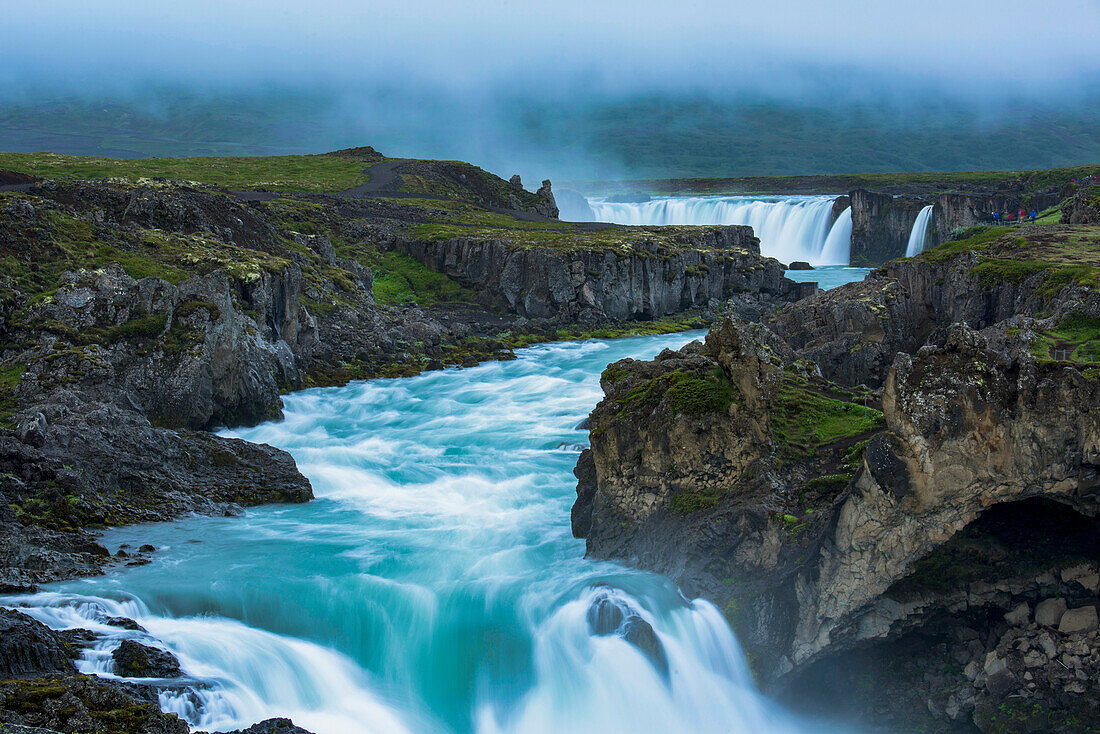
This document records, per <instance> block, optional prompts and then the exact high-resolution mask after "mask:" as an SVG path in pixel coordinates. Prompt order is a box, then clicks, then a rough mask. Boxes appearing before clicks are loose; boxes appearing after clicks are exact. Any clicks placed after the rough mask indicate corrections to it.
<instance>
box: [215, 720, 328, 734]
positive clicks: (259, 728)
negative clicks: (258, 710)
mask: <svg viewBox="0 0 1100 734" xmlns="http://www.w3.org/2000/svg"><path fill="white" fill-rule="evenodd" d="M227 734H310V732H308V731H306V730H305V729H303V728H302V727H300V726H295V725H294V722H293V721H291V720H290V719H266V720H264V721H261V722H260V723H258V724H253V725H252V726H250V727H248V728H247V729H237V730H235V731H231V732H228V733H227Z"/></svg>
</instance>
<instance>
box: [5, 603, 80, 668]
mask: <svg viewBox="0 0 1100 734" xmlns="http://www.w3.org/2000/svg"><path fill="white" fill-rule="evenodd" d="M73 657H75V654H74V653H73V650H72V648H70V647H69V645H68V644H66V642H65V640H64V639H62V638H61V637H60V636H59V635H58V634H57V633H56V632H54V631H53V630H51V629H50V628H49V627H47V626H46V625H44V624H42V623H41V622H39V621H37V620H35V619H32V618H31V617H28V616H27V615H25V614H23V613H21V612H17V611H14V610H11V609H0V679H6V678H32V677H38V676H41V675H67V674H71V673H75V672H76V666H75V665H74V664H73Z"/></svg>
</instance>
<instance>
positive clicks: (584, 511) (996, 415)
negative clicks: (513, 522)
mask: <svg viewBox="0 0 1100 734" xmlns="http://www.w3.org/2000/svg"><path fill="white" fill-rule="evenodd" d="M1013 333H1014V332H1013ZM771 339H773V340H774V339H775V337H774V335H773V336H772V337H771ZM785 349H786V347H785V345H783V344H782V343H778V344H775V345H774V346H771V345H769V343H768V337H767V336H766V330H765V329H763V328H762V327H756V328H755V329H753V328H749V327H746V326H745V325H739V324H736V323H733V322H730V323H727V324H725V325H723V326H722V327H721V328H719V329H714V330H712V331H711V334H710V336H708V339H707V344H706V346H705V347H701V346H699V345H696V346H691V345H689V347H688V348H685V349H683V350H681V351H680V352H678V353H675V352H668V353H665V354H662V355H660V356H659V357H658V358H657V359H656V360H654V361H653V362H633V361H629V360H624V361H621V362H618V363H616V364H614V365H611V366H610V367H609V368H608V369H607V370H606V371H605V372H604V375H603V379H602V386H603V387H604V390H605V393H606V395H605V398H604V400H603V401H602V402H601V403H600V405H599V406H598V407H597V408H596V410H595V411H594V412H593V430H592V434H591V435H592V450H591V455H590V456H582V459H581V461H580V462H579V463H578V469H577V472H576V473H577V475H578V478H579V479H580V483H579V485H578V497H577V503H576V504H575V505H574V527H575V529H576V530H577V531H578V534H583V535H584V536H585V537H586V541H587V551H588V553H589V554H590V555H592V556H594V557H598V558H614V559H619V560H622V561H626V562H630V563H634V564H637V565H639V566H642V567H645V568H649V569H652V570H656V571H659V572H662V573H666V574H669V575H670V576H671V577H672V578H674V579H675V580H676V581H677V582H678V583H679V584H680V585H681V586H682V587H684V588H685V590H686V591H687V593H701V594H704V595H706V596H708V597H709V598H711V599H712V600H714V601H715V602H717V603H719V604H720V605H721V606H723V608H724V610H725V612H726V615H727V617H728V618H729V619H730V622H731V624H732V625H733V626H734V628H735V630H736V631H737V632H738V637H739V639H740V640H741V642H742V643H743V644H744V645H745V646H746V648H747V649H748V650H749V652H750V654H751V656H752V657H753V659H755V660H757V661H758V663H757V665H758V666H759V669H758V671H757V672H758V673H760V674H762V676H763V678H764V679H765V680H768V679H770V680H773V681H774V680H776V679H778V678H782V677H783V676H786V675H789V674H790V673H791V671H792V670H805V669H806V667H807V666H809V665H812V664H813V663H814V662H815V661H817V660H820V659H823V658H828V656H831V655H837V654H840V653H842V652H844V651H845V650H849V649H853V648H854V647H856V646H859V645H865V644H867V643H868V642H869V641H881V640H884V639H887V638H892V637H894V636H897V635H900V634H904V633H905V632H906V631H907V630H910V629H913V628H915V627H919V626H920V625H921V624H923V623H924V621H925V620H926V618H927V617H928V616H929V615H932V614H934V613H935V612H936V610H940V609H945V608H950V609H970V610H971V611H973V610H979V609H988V608H990V607H992V610H991V611H989V612H987V613H988V614H991V615H993V617H994V618H995V619H1001V618H1003V617H1004V615H1005V614H1006V613H1007V612H1008V611H1009V610H1012V609H1013V608H1014V607H1015V606H1016V605H1017V603H1018V602H1019V600H1020V598H1021V597H1022V596H1023V595H1024V594H1035V593H1044V592H1043V589H1046V590H1047V591H1046V592H1045V593H1051V592H1050V589H1051V587H1050V586H1049V585H1046V586H1044V582H1042V581H1041V579H1040V580H1036V579H1035V574H1036V572H1035V570H1034V569H1035V568H1036V564H1038V567H1040V568H1042V567H1043V566H1042V564H1044V563H1051V564H1055V563H1063V564H1064V563H1066V561H1065V558H1066V557H1067V555H1068V556H1069V557H1073V554H1078V555H1081V554H1083V555H1085V556H1086V557H1088V556H1087V554H1088V553H1095V548H1096V544H1097V543H1098V542H1100V526H1097V524H1096V521H1095V520H1093V519H1092V518H1096V517H1100V493H1098V492H1097V489H1098V488H1100V458H1098V454H1097V450H1096V448H1095V447H1096V446H1098V445H1100V407H1098V401H1100V390H1098V389H1097V385H1096V380H1095V375H1094V371H1091V372H1090V371H1088V370H1079V369H1078V368H1077V367H1075V366H1073V365H1071V364H1068V363H1057V362H1049V361H1044V362H1040V361H1038V360H1036V358H1035V356H1034V355H1032V354H1031V352H1030V351H1029V349H1027V347H1026V345H1025V344H1021V343H1020V342H1019V340H1018V339H1015V338H1014V337H1013V336H1011V335H1010V334H1009V332H1008V331H1007V330H1006V328H1005V327H1004V326H1003V325H998V326H994V327H990V328H989V329H988V330H987V331H986V332H984V333H979V332H976V331H974V330H972V329H969V328H967V327H965V326H963V325H955V326H953V327H951V328H950V329H949V330H948V331H947V333H946V334H945V335H944V337H943V342H942V343H940V344H938V345H937V344H929V345H927V346H924V347H923V348H920V349H918V350H915V353H914V354H912V355H908V354H900V355H898V356H897V357H896V359H895V360H894V363H893V366H892V368H891V369H890V371H889V375H888V378H887V380H886V384H885V388H884V391H883V396H882V410H883V413H884V415H885V430H884V431H882V432H880V433H878V434H877V435H875V434H872V433H871V432H867V433H863V434H853V435H852V436H851V438H849V439H847V440H846V441H843V442H840V443H839V444H838V445H837V446H836V448H830V447H829V446H828V445H827V444H824V445H822V446H819V447H817V448H815V450H814V451H813V452H812V454H810V455H809V456H806V455H804V454H802V453H801V450H800V449H797V447H794V448H793V449H792V446H791V444H789V443H788V442H789V441H790V440H791V434H790V433H789V431H790V430H791V429H790V428H788V427H787V426H786V424H785V423H784V422H783V421H784V420H785V419H784V418H783V417H782V416H783V413H782V412H781V411H785V410H791V409H792V408H790V407H785V406H792V407H793V406H798V407H793V409H794V410H796V411H798V412H797V413H796V414H795V415H803V416H804V418H803V420H804V421H812V420H817V419H815V418H812V416H813V415H814V413H813V411H814V410H821V409H822V408H821V407H817V408H814V407H812V406H813V405H814V404H815V400H816V399H815V398H813V397H812V395H811V394H809V393H803V394H802V397H796V396H797V395H798V394H799V393H800V391H803V390H805V389H806V388H807V386H812V385H814V384H820V383H815V380H816V379H820V378H815V376H814V374H815V370H816V366H814V365H813V364H812V363H808V362H805V361H795V360H793V359H792V355H791V354H790V352H789V351H785ZM715 364H717V365H718V366H720V367H721V368H722V372H723V374H724V375H725V379H727V380H729V382H730V384H731V385H733V386H734V387H735V388H736V390H735V393H734V396H733V397H732V399H731V400H730V401H729V405H728V408H727V409H725V410H713V411H712V412H710V411H708V412H700V413H692V412H691V411H690V410H688V406H691V405H692V403H685V402H681V407H680V408H678V409H677V408H676V401H677V399H679V400H681V401H683V398H682V397H681V396H682V395H683V393H680V394H678V395H671V394H670V391H671V386H673V385H676V384H684V379H685V378H684V375H685V374H713V373H712V372H711V371H712V370H713V365H715ZM1086 373H1087V374H1086ZM702 389H703V388H702V386H700V387H698V388H696V392H697V393H698V394H703V393H702ZM815 389H817V388H815ZM821 389H823V390H826V391H828V390H834V389H836V388H835V386H833V387H831V388H830V387H827V386H825V385H822V386H821ZM817 394H818V395H819V396H824V395H827V394H828V392H825V393H820V392H819V393H817ZM849 399H850V398H849ZM722 404H724V402H723V403H720V404H717V405H719V406H720V405H722ZM856 411H861V408H860V407H859V406H858V405H853V406H851V407H850V408H845V409H842V410H841V413H853V412H856ZM860 439H862V441H861V442H860V444H861V445H865V446H866V452H865V454H863V455H862V457H861V458H860V460H859V461H858V464H853V462H852V459H851V458H844V456H843V454H844V452H846V451H850V450H851V447H852V446H853V445H856V444H855V441H858V440H860ZM864 442H865V443H864ZM857 448H858V446H857ZM834 452H835V453H834ZM830 455H832V456H833V457H836V458H833V459H829V456H830ZM857 455H858V454H857ZM777 458H779V459H781V462H776V459H777ZM830 461H835V462H837V463H834V464H831V465H830V463H829V462H830ZM1039 499H1041V500H1043V501H1046V502H1051V504H1053V505H1055V506H1056V507H1063V508H1069V509H1066V510H1064V512H1069V513H1070V514H1074V513H1077V517H1079V518H1080V522H1078V523H1077V524H1076V525H1073V524H1072V523H1071V524H1070V525H1069V526H1067V527H1072V528H1078V526H1079V529H1074V530H1072V532H1073V533H1074V535H1068V534H1067V532H1068V531H1065V530H1061V529H1059V525H1058V524H1057V523H1055V522H1053V521H1050V520H1045V519H1042V520H1040V521H1038V527H1039V528H1045V529H1046V530H1045V531H1044V532H1050V533H1053V534H1054V536H1055V538H1061V541H1060V543H1058V544H1057V547H1058V548H1059V551H1057V552H1058V553H1062V554H1066V555H1057V556H1051V557H1050V560H1049V561H1048V560H1042V559H1043V558H1045V557H1043V556H1032V557H1030V558H1029V557H1026V556H1025V557H1024V558H1021V559H1020V560H1019V561H1017V562H1015V565H1014V566H1012V567H1011V569H1010V570H1006V571H1004V572H1003V573H1012V574H1016V575H1022V576H1021V577H1020V579H1019V580H1018V581H1013V582H1012V583H1011V584H1009V583H1007V582H1006V584H1005V585H1004V586H1002V587H997V586H995V585H991V584H990V583H989V582H987V581H985V580H983V577H982V576H981V575H980V574H979V575H976V576H975V577H974V581H973V583H972V585H970V586H966V585H962V586H961V588H958V589H953V588H952V587H951V586H950V582H949V581H939V582H938V583H939V584H940V585H936V581H937V580H938V574H937V573H935V572H933V573H932V574H931V576H932V579H933V581H932V582H930V583H932V586H930V587H919V588H920V589H921V590H920V591H915V590H914V588H915V587H914V586H913V584H916V583H917V582H915V581H910V582H908V584H909V585H906V584H902V585H901V586H898V587H896V588H895V586H894V585H895V584H901V582H902V580H903V579H904V578H906V577H908V576H909V575H910V574H914V575H915V576H916V577H917V578H918V579H921V578H924V576H922V575H921V573H920V569H922V568H923V567H924V566H922V565H920V564H921V563H923V562H924V560H923V559H925V558H926V557H929V556H932V557H933V558H934V557H935V554H936V553H941V552H945V553H946V552H948V551H946V550H943V546H944V544H945V543H946V542H947V541H948V540H949V539H951V538H952V537H953V536H955V535H956V534H961V533H963V531H964V530H966V529H968V528H969V527H970V526H971V524H973V523H976V522H977V520H978V519H979V518H981V517H985V516H987V515H989V513H990V512H992V510H993V509H996V508H1000V507H1002V506H1004V507H1006V508H1007V507H1009V506H1011V505H1021V504H1022V503H1025V502H1029V501H1037V500H1039ZM807 508H808V509H807ZM1013 512H1014V510H1007V509H1006V510H1005V513H1007V514H1003V515H1001V516H998V517H1001V518H1002V519H1000V520H997V521H995V522H994V521H993V520H990V522H992V523H993V525H991V526H990V527H993V528H994V529H995V532H1005V531H1004V530H1003V527H1013V526H1012V524H1011V523H1013V522H1016V521H1014V520H1012V519H1011V518H1012V517H1013V514H1012V513H1013ZM1019 512H1021V513H1024V516H1032V515H1035V516H1038V515H1036V512H1037V511H1036V510H1026V509H1024V510H1020V511H1019ZM1005 518H1008V519H1005ZM1058 522H1063V521H1061V520H1059V521H1058ZM983 532H985V531H983ZM1012 532H1017V531H1016V530H1013V531H1012ZM975 537H976V538H978V540H975V541H973V542H974V543H976V544H984V545H977V546H974V547H981V548H983V550H982V553H988V554H989V557H990V558H992V559H1002V558H1004V557H1005V553H1006V552H1007V551H1004V550H1001V551H998V550H997V547H999V546H1000V547H1005V548H1013V547H1019V548H1020V549H1022V550H1021V552H1023V553H1025V554H1026V553H1029V552H1032V553H1039V550H1037V549H1041V548H1043V547H1045V546H1044V545H1043V544H1044V543H1045V542H1047V541H1043V540H1042V539H1039V540H1035V539H1031V538H1028V539H1024V540H1020V541H1018V542H1017V543H1016V544H1013V543H1012V542H1011V541H1010V540H1006V541H995V540H990V539H989V537H990V536H989V534H988V532H986V535H981V534H978V535H976V536H975ZM1077 537H1081V538H1083V540H1081V541H1077V540H1074V538H1077ZM1071 540H1072V542H1071ZM990 546H992V547H990ZM974 547H967V550H960V551H959V552H958V554H959V555H958V557H959V558H960V559H964V560H960V561H952V560H950V559H940V560H936V561H935V563H938V564H944V565H943V566H932V567H933V568H941V567H942V568H952V569H954V568H957V567H959V565H960V564H964V563H965V562H966V561H965V559H971V558H974V557H975V554H976V553H977V551H975V550H974ZM987 548H988V550H987ZM872 549H873V550H872ZM1090 549H1091V550H1090ZM1057 559H1061V560H1057ZM970 562H971V563H973V561H970ZM1054 567H1055V568H1057V566H1054ZM1040 575H1041V574H1040ZM1067 578H1069V577H1068V576H1067ZM1073 578H1081V579H1084V580H1085V581H1084V582H1083V583H1082V584H1081V586H1084V587H1087V588H1088V589H1090V591H1088V592H1087V594H1088V596H1087V597H1080V598H1082V599H1091V601H1089V602H1088V605H1086V604H1084V603H1083V602H1082V601H1076V602H1074V603H1073V604H1071V605H1070V606H1078V607H1084V608H1085V609H1086V610H1088V609H1091V605H1092V604H1095V592H1093V591H1091V589H1092V588H1094V587H1100V581H1097V580H1096V577H1095V574H1093V573H1091V572H1089V571H1082V572H1080V573H1077V574H1076V575H1075V576H1073ZM922 583H927V582H922ZM945 588H952V590H951V594H954V596H944V594H945V593H946V592H945V591H944V589H945ZM1073 588H1075V587H1064V588H1063V590H1059V591H1058V592H1057V593H1060V594H1063V595H1072V594H1080V593H1081V592H1075V591H1073ZM1013 595H1016V596H1013ZM1025 598H1026V597H1025ZM1074 598H1078V597H1074ZM1084 616H1085V615H1082V617H1084ZM1090 618H1091V617H1090ZM1069 628H1070V627H1069V626H1067V629H1069ZM764 661H767V662H764ZM990 672H995V671H992V670H991V671H990ZM983 682H984V679H983ZM1017 682H1018V681H1016V679H1015V678H1013V679H1009V678H1008V677H1007V676H1001V677H999V678H996V679H994V680H993V682H992V683H991V684H990V688H989V692H991V695H993V693H999V692H1003V691H1007V690H1009V689H1010V688H1011V687H1012V686H1013V685H1016V683H1017Z"/></svg>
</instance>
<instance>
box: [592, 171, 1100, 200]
mask: <svg viewBox="0 0 1100 734" xmlns="http://www.w3.org/2000/svg"><path fill="white" fill-rule="evenodd" d="M1094 173H1100V166H1097V165H1091V166H1071V167H1067V168H1051V169H1045V170H1030V171H929V172H920V173H906V172H898V173H857V174H843V173H840V174H808V175H793V176H741V177H718V178H665V179H660V178H657V179H636V180H632V181H620V182H589V183H588V184H586V190H598V191H612V192H614V191H619V190H625V191H644V192H648V193H653V194H689V193H694V194H789V193H792V192H793V193H807V194H840V193H847V192H849V191H851V190H853V189H857V188H863V189H871V190H875V191H884V192H887V193H920V194H925V195H928V194H933V193H951V192H970V191H983V190H1003V189H1010V190H1018V191H1022V192H1024V193H1028V192H1034V191H1040V190H1042V189H1046V188H1050V187H1052V186H1062V185H1064V184H1065V183H1067V182H1068V181H1070V180H1072V179H1074V178H1079V177H1082V176H1087V175H1092V174H1094Z"/></svg>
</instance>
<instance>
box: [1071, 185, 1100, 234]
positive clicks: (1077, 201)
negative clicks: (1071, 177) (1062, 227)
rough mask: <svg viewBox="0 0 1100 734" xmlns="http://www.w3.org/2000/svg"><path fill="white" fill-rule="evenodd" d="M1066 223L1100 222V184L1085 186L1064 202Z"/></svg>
mask: <svg viewBox="0 0 1100 734" xmlns="http://www.w3.org/2000/svg"><path fill="white" fill-rule="evenodd" d="M1062 221H1063V222H1064V223H1066V224H1100V186H1096V185H1092V186H1084V187H1082V188H1081V189H1079V190H1078V191H1076V192H1075V193H1074V194H1073V196H1072V197H1070V198H1068V199H1067V200H1066V201H1065V203H1064V204H1062Z"/></svg>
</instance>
